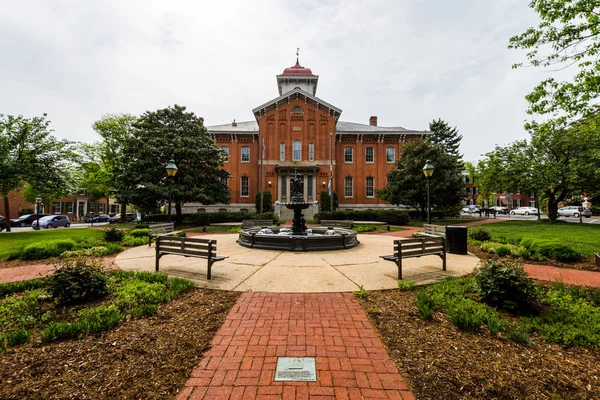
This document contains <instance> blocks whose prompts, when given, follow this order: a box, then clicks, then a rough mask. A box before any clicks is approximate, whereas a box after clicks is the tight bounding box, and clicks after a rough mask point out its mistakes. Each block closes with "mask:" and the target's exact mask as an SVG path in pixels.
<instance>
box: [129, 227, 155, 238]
mask: <svg viewBox="0 0 600 400" xmlns="http://www.w3.org/2000/svg"><path fill="white" fill-rule="evenodd" d="M149 232H150V230H149V229H134V230H132V231H130V232H129V233H128V235H129V236H131V237H135V238H140V237H148V235H149V234H150V233H149Z"/></svg>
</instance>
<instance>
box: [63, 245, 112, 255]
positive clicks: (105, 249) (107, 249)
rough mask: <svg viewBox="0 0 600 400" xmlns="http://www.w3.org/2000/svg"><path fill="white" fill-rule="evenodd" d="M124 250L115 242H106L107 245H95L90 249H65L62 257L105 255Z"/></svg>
mask: <svg viewBox="0 0 600 400" xmlns="http://www.w3.org/2000/svg"><path fill="white" fill-rule="evenodd" d="M122 251H123V248H122V247H121V246H119V245H118V244H115V243H106V245H105V246H94V247H90V248H89V249H81V250H73V251H65V252H64V253H62V254H61V256H62V257H67V258H77V257H104V256H108V255H110V254H116V253H120V252H122Z"/></svg>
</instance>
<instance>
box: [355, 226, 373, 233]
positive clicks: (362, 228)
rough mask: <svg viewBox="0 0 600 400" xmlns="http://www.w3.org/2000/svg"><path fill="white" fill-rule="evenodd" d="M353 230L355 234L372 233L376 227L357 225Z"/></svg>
mask: <svg viewBox="0 0 600 400" xmlns="http://www.w3.org/2000/svg"><path fill="white" fill-rule="evenodd" d="M353 230H354V231H355V232H357V233H361V232H373V231H376V230H377V227H376V226H373V225H358V226H355V227H354V228H353Z"/></svg>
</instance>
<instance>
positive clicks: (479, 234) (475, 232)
mask: <svg viewBox="0 0 600 400" xmlns="http://www.w3.org/2000/svg"><path fill="white" fill-rule="evenodd" d="M469 238H471V239H473V240H479V241H481V242H486V241H488V240H490V239H491V238H492V235H490V233H489V232H488V231H487V230H485V229H483V228H475V229H472V230H471V231H469Z"/></svg>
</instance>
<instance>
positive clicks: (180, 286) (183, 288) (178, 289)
mask: <svg viewBox="0 0 600 400" xmlns="http://www.w3.org/2000/svg"><path fill="white" fill-rule="evenodd" d="M193 288H194V283H193V282H192V281H189V280H187V279H181V278H171V280H169V290H170V292H171V298H172V299H174V298H176V297H178V296H179V295H180V294H182V293H185V292H187V291H189V290H192V289H193Z"/></svg>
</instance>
